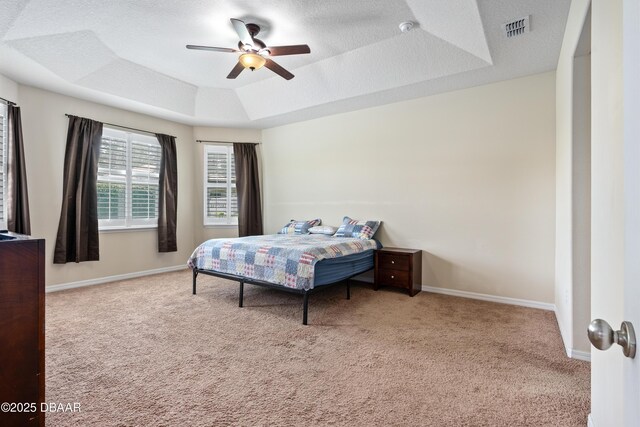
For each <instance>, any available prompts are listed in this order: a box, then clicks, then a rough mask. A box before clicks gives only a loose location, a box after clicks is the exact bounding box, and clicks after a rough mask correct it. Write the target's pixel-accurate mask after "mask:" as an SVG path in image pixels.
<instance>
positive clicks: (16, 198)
mask: <svg viewBox="0 0 640 427" xmlns="http://www.w3.org/2000/svg"><path fill="white" fill-rule="evenodd" d="M7 118H8V125H9V126H8V129H7V166H8V167H7V228H8V229H9V231H13V232H15V233H20V234H31V220H30V219H29V195H28V193H27V169H26V167H25V161H24V143H23V138H22V119H21V117H20V107H17V106H15V105H11V104H10V105H9V106H8V115H7Z"/></svg>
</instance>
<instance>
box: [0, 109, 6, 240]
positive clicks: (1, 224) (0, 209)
mask: <svg viewBox="0 0 640 427" xmlns="http://www.w3.org/2000/svg"><path fill="white" fill-rule="evenodd" d="M6 152H7V105H6V104H5V103H4V102H3V103H0V229H1V230H5V229H6V228H7V187H6V185H7V184H6V183H7V161H6Z"/></svg>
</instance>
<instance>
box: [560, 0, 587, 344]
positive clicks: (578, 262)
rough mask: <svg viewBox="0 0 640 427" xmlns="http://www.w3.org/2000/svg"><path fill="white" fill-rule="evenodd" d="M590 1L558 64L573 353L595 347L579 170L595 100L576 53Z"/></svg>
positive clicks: (564, 291)
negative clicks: (589, 333) (590, 334)
mask: <svg viewBox="0 0 640 427" xmlns="http://www.w3.org/2000/svg"><path fill="white" fill-rule="evenodd" d="M590 3H591V2H590V1H589V0H577V1H573V2H572V3H571V8H570V11H569V17H568V21H567V27H566V30H565V35H564V39H563V43H562V48H561V52H560V58H559V60H558V68H557V70H556V272H555V304H556V315H557V319H558V325H559V327H560V332H561V334H562V338H563V341H564V344H565V347H566V349H567V351H568V352H569V354H572V353H573V352H574V351H578V352H583V353H586V354H588V353H589V351H590V349H589V343H588V341H587V339H586V335H585V333H584V330H585V328H586V326H587V325H588V323H589V315H590V313H589V306H590V302H589V298H590V297H589V295H590V289H588V288H589V287H590V283H589V282H587V280H589V279H590V271H589V268H590V267H589V259H588V258H587V259H585V257H583V256H581V255H583V252H584V249H585V245H589V246H590V242H585V241H584V238H585V236H587V234H590V231H589V228H590V227H589V225H588V224H584V223H583V221H581V220H582V219H584V218H581V217H580V215H582V214H584V212H585V208H586V209H590V207H589V206H588V203H589V193H588V192H586V193H585V192H584V191H583V190H585V189H584V188H583V180H582V179H581V178H580V175H578V174H577V173H578V172H579V171H581V170H584V166H585V163H586V162H589V159H590V156H589V153H587V152H584V150H583V149H582V145H583V142H584V136H585V130H587V132H586V133H589V132H588V128H589V127H590V126H591V122H590V117H585V114H584V111H583V107H584V103H585V102H590V101H589V93H587V92H589V91H590V87H589V84H590V81H589V76H588V73H589V72H590V69H589V68H590V64H589V63H587V61H589V62H590V58H586V57H585V58H575V54H576V47H577V46H578V42H579V40H580V36H581V34H582V31H583V27H584V23H585V19H586V17H587V14H588V12H589V5H590ZM574 109H575V111H574ZM587 114H588V113H587ZM587 173H588V171H587ZM589 190H590V189H589ZM585 202H586V203H587V206H585ZM589 237H590V236H589ZM587 257H588V254H587Z"/></svg>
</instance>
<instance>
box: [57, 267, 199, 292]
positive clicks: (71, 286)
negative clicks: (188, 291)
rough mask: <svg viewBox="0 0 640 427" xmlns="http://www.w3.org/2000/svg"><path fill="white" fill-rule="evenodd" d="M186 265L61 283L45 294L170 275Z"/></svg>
mask: <svg viewBox="0 0 640 427" xmlns="http://www.w3.org/2000/svg"><path fill="white" fill-rule="evenodd" d="M186 268H187V266H186V265H174V266H173V267H163V268H156V269H154V270H145V271H136V272H135V273H126V274H118V275H115V276H107V277H98V278H96V279H88V280H80V281H78V282H70V283H61V284H59V285H51V286H47V287H46V288H45V292H47V293H48V292H57V291H64V290H65V289H74V288H82V287H84V286H93V285H101V284H103V283H109V282H116V281H118V280H125V279H133V278H136V277H142V276H150V275H152V274H160V273H168V272H170V271H179V270H184V269H186Z"/></svg>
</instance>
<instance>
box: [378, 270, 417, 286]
mask: <svg viewBox="0 0 640 427" xmlns="http://www.w3.org/2000/svg"><path fill="white" fill-rule="evenodd" d="M378 275H379V276H378V281H379V282H380V284H382V285H391V286H397V287H401V288H409V287H410V286H409V284H410V282H411V281H410V279H411V277H410V276H409V271H402V270H388V269H386V268H381V269H379V270H378Z"/></svg>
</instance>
